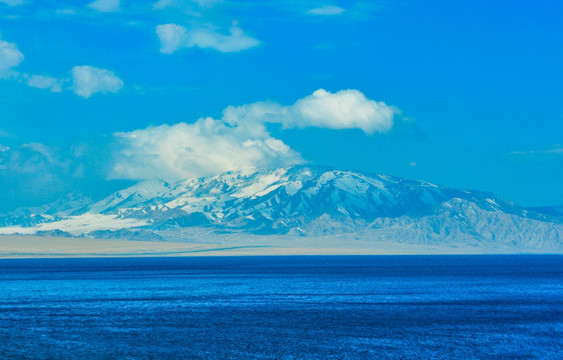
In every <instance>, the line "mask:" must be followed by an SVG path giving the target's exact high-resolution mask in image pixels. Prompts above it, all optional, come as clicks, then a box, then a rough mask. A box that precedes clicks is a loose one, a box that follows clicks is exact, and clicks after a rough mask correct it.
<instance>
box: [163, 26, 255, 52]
mask: <svg viewBox="0 0 563 360" xmlns="http://www.w3.org/2000/svg"><path fill="white" fill-rule="evenodd" d="M156 34H157V35H158V38H159V40H160V51H161V52H162V53H164V54H172V53H174V52H175V51H177V50H179V49H181V48H191V47H199V48H203V49H214V50H218V51H220V52H225V53H227V52H237V51H242V50H246V49H250V48H253V47H256V46H258V45H260V41H258V40H257V39H255V38H253V37H251V36H248V35H246V34H245V33H244V31H243V30H242V29H241V28H240V27H239V26H238V24H237V23H236V22H233V25H232V26H231V28H230V29H229V34H228V35H225V34H222V33H219V32H216V31H215V30H211V29H208V28H195V29H192V30H189V31H188V30H187V29H186V28H185V27H183V26H181V25H177V24H163V25H158V26H157V27H156Z"/></svg>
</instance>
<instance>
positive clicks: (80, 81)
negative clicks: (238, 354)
mask: <svg viewBox="0 0 563 360" xmlns="http://www.w3.org/2000/svg"><path fill="white" fill-rule="evenodd" d="M72 88H73V90H74V93H75V94H76V95H78V96H82V97H84V98H89V97H90V96H91V95H92V94H95V93H98V92H101V93H106V92H112V93H115V92H118V91H119V90H121V89H122V88H123V81H122V80H121V79H120V78H118V77H117V76H115V75H114V73H113V72H111V71H109V70H106V69H99V68H96V67H93V66H86V65H85V66H75V67H74V68H72Z"/></svg>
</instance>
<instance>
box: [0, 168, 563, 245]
mask: <svg viewBox="0 0 563 360" xmlns="http://www.w3.org/2000/svg"><path fill="white" fill-rule="evenodd" d="M63 204H64V206H61V205H62V204H61V202H58V203H54V204H52V205H51V206H45V207H42V208H41V209H40V210H41V211H39V212H37V211H36V212H33V211H31V210H28V211H27V212H24V213H21V212H20V214H10V215H7V216H4V217H0V225H1V226H3V228H0V233H16V232H18V233H37V232H53V231H64V232H66V233H69V234H72V235H77V236H80V235H86V236H103V237H116V238H119V237H120V236H135V235H138V236H142V237H144V238H148V237H150V234H154V236H155V238H159V239H162V237H163V236H164V235H163V234H171V233H173V232H174V231H177V232H178V231H180V230H181V229H185V228H196V227H200V228H207V229H209V231H212V232H214V233H225V232H226V233H229V232H230V233H233V232H235V233H237V232H243V233H248V234H271V235H280V234H283V235H286V236H328V235H333V234H349V235H350V238H351V239H352V238H354V237H357V236H363V237H373V238H385V239H388V240H389V241H396V242H407V243H413V244H414V243H416V244H426V245H432V244H442V245H443V244H447V245H448V246H452V247H455V246H458V245H462V244H463V245H471V246H476V247H479V246H481V247H487V248H490V249H503V248H506V249H510V248H513V249H543V250H544V251H563V244H562V243H563V242H562V241H561V240H562V238H563V221H560V220H558V219H559V218H558V217H556V216H554V215H553V214H550V213H547V212H545V211H544V212H542V211H540V210H538V209H524V208H521V207H519V206H517V205H515V204H513V203H511V202H508V201H505V200H503V199H501V198H499V197H498V196H495V195H494V194H490V193H484V192H477V191H465V190H456V189H449V188H445V187H440V186H437V185H434V184H430V183H427V182H423V181H413V180H405V179H400V178H396V177H391V176H386V175H377V174H369V175H368V174H360V173H356V172H351V171H341V170H337V169H333V168H327V167H318V166H307V165H297V166H291V167H286V168H280V169H270V170H268V169H242V170H239V171H231V172H227V173H224V174H220V175H216V176H210V177H205V178H192V179H187V180H184V181H180V182H177V183H175V184H170V183H167V182H164V181H157V180H153V181H144V182H140V183H138V184H136V185H134V186H132V187H129V188H127V189H123V190H120V191H118V192H116V193H114V194H112V195H110V196H109V197H107V198H105V199H103V200H101V201H98V202H94V203H92V202H90V203H87V202H86V201H85V200H84V199H82V200H80V199H77V200H75V201H74V202H72V201H68V202H66V203H65V202H64V201H63ZM359 234H360V235H359Z"/></svg>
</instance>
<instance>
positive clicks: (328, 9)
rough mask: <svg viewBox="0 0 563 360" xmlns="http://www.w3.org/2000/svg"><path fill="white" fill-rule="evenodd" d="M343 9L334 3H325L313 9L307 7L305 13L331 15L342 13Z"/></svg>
mask: <svg viewBox="0 0 563 360" xmlns="http://www.w3.org/2000/svg"><path fill="white" fill-rule="evenodd" d="M344 11H346V10H345V9H343V8H341V7H339V6H334V5H325V6H321V7H318V8H314V9H309V10H308V11H307V14H309V15H321V16H333V15H340V14H342V13H343V12H344Z"/></svg>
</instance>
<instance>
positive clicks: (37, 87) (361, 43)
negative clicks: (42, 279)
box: [0, 0, 563, 211]
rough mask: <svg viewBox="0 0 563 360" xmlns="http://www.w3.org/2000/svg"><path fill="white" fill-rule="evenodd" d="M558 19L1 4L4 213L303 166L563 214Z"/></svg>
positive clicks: (259, 7)
mask: <svg viewBox="0 0 563 360" xmlns="http://www.w3.org/2000/svg"><path fill="white" fill-rule="evenodd" d="M562 17H563V2H561V1H555V0H554V1H545V0H539V1H534V2H531V1H514V0H512V1H502V0H501V1H480V0H476V1H471V2H468V1H451V0H443V1H440V0H429V1H421V0H419V1H414V0H403V1H401V0H398V1H292V0H287V1H276V0H264V1H252V0H250V1H230V0H192V1H188V0H151V1H124V0H122V1H119V0H96V1H50V0H43V1H34V0H0V211H9V210H13V209H15V208H18V207H24V206H37V205H41V204H43V203H46V202H49V201H54V200H56V199H57V198H59V197H61V196H64V195H65V194H68V193H72V194H87V195H89V196H91V197H93V198H95V197H100V196H103V195H105V194H107V193H109V192H111V191H114V190H117V189H119V188H122V187H124V186H127V185H128V184H132V183H134V182H136V181H141V180H145V179H155V178H162V179H165V180H168V181H176V180H180V179H184V178H188V177H192V176H207V175H214V174H217V173H220V172H223V171H228V170H233V169H236V168H240V167H249V166H251V167H277V166H285V165H291V164H296V163H309V164H314V165H329V166H335V167H337V168H340V169H344V170H354V171H360V172H365V173H382V174H389V175H395V176H399V177H404V178H408V179H419V180H425V181H430V182H433V183H436V184H439V185H443V186H448V187H454V188H463V189H472V190H481V191H490V192H494V193H496V194H498V195H500V196H501V197H504V198H505V199H507V200H510V201H513V202H515V203H517V204H520V205H523V206H542V205H559V204H563V186H562V181H563V180H562V179H563V111H562V108H561V104H563V66H562V64H563V25H562V24H563V21H562Z"/></svg>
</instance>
